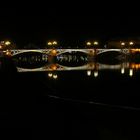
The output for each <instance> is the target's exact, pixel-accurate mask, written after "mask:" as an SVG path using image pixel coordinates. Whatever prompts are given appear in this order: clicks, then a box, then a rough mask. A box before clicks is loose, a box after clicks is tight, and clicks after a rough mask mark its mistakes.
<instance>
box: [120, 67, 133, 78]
mask: <svg viewBox="0 0 140 140" xmlns="http://www.w3.org/2000/svg"><path fill="white" fill-rule="evenodd" d="M124 73H125V69H124V68H121V74H124ZM129 76H130V77H132V76H133V69H129Z"/></svg>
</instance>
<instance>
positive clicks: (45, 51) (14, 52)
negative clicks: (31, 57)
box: [10, 49, 48, 56]
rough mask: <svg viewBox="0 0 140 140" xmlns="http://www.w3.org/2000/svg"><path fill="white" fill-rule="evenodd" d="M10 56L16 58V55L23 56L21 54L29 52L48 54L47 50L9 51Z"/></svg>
mask: <svg viewBox="0 0 140 140" xmlns="http://www.w3.org/2000/svg"><path fill="white" fill-rule="evenodd" d="M10 52H11V55H12V56H16V55H18V54H23V53H30V52H35V53H48V50H41V49H40V50H39V49H38V50H10Z"/></svg>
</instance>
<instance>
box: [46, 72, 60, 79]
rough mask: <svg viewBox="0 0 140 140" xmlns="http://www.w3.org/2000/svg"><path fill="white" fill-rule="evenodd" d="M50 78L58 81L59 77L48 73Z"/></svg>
mask: <svg viewBox="0 0 140 140" xmlns="http://www.w3.org/2000/svg"><path fill="white" fill-rule="evenodd" d="M48 77H49V78H53V79H57V78H58V75H57V74H53V73H48Z"/></svg>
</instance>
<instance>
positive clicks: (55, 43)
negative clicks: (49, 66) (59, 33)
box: [47, 41, 58, 46]
mask: <svg viewBox="0 0 140 140" xmlns="http://www.w3.org/2000/svg"><path fill="white" fill-rule="evenodd" d="M47 44H48V46H53V45H57V44H58V43H57V41H49V42H48V43H47Z"/></svg>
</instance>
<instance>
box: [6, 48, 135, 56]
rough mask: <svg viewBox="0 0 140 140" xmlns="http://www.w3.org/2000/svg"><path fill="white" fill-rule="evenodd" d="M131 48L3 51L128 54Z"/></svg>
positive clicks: (58, 53) (10, 51)
mask: <svg viewBox="0 0 140 140" xmlns="http://www.w3.org/2000/svg"><path fill="white" fill-rule="evenodd" d="M131 50H132V49H29V50H27V49H14V50H7V51H3V52H4V53H7V54H10V55H11V56H15V55H18V54H22V53H28V52H38V53H42V54H47V55H52V56H58V55H60V54H64V53H72V52H82V53H85V54H88V55H93V56H94V55H98V54H101V53H105V52H120V53H123V54H129V53H130V51H131ZM133 50H134V49H133Z"/></svg>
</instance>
